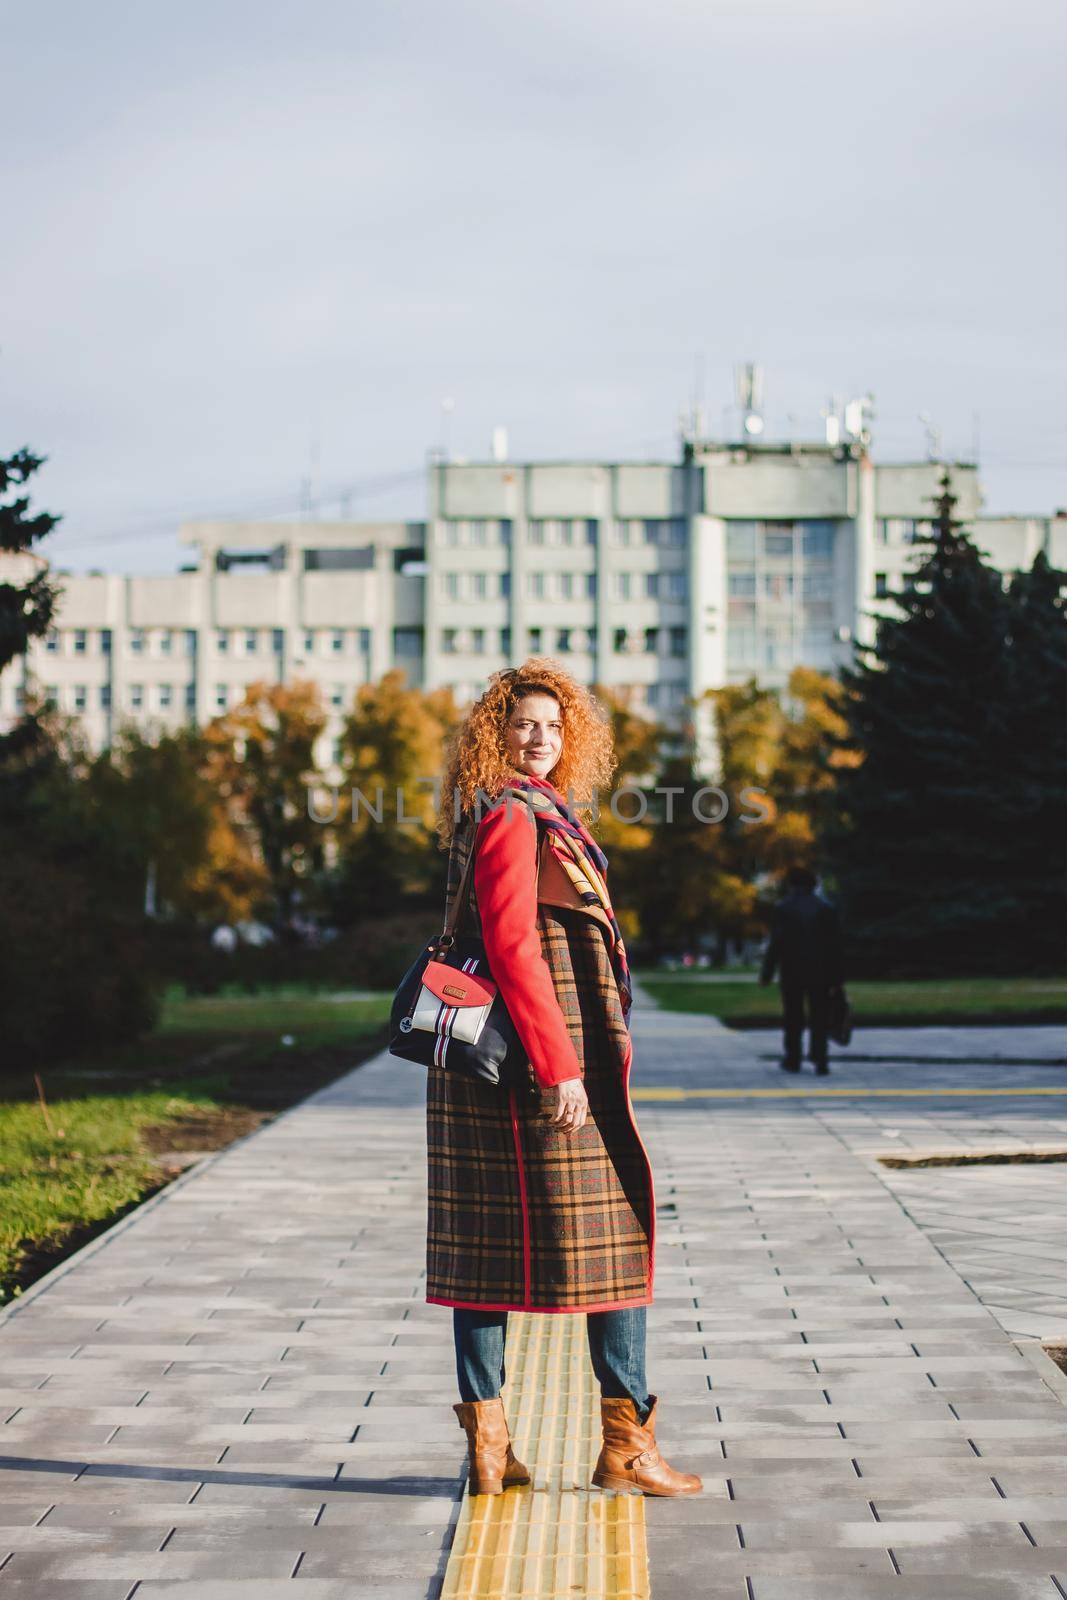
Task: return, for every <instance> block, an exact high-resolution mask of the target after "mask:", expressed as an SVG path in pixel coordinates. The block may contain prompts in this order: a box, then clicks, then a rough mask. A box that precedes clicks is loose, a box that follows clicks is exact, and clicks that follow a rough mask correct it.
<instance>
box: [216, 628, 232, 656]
mask: <svg viewBox="0 0 1067 1600" xmlns="http://www.w3.org/2000/svg"><path fill="white" fill-rule="evenodd" d="M215 649H216V650H217V651H218V653H219V655H220V656H224V655H228V654H229V649H230V631H229V629H228V628H216V629H215Z"/></svg>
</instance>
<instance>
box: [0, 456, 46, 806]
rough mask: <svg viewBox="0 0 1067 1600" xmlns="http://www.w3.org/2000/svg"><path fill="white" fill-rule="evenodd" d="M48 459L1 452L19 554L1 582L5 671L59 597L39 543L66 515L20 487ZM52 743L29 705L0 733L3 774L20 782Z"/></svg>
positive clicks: (0, 510) (0, 517) (0, 501)
mask: <svg viewBox="0 0 1067 1600" xmlns="http://www.w3.org/2000/svg"><path fill="white" fill-rule="evenodd" d="M45 459H46V458H45V457H44V456H35V455H34V454H33V453H32V451H30V450H27V449H23V450H17V451H16V452H15V454H14V455H12V456H7V457H6V458H5V457H0V555H6V556H9V557H13V558H14V559H13V560H9V561H7V562H5V563H4V565H5V570H6V571H7V572H8V573H9V574H10V577H9V578H8V579H6V580H5V581H4V582H0V673H2V672H3V671H4V669H5V667H7V666H9V665H10V663H11V662H12V661H14V660H16V659H17V658H18V657H19V656H22V655H25V653H26V649H27V646H28V645H29V642H30V640H31V639H39V638H41V637H43V635H44V634H45V633H47V632H48V629H49V627H50V626H51V624H52V618H53V616H54V615H55V609H56V604H57V601H58V598H59V589H58V587H57V586H56V584H55V583H54V582H53V581H52V579H51V578H50V577H49V575H48V564H47V562H46V561H45V559H44V557H43V556H41V555H39V554H38V553H37V552H36V551H35V550H34V548H33V547H34V545H36V544H38V543H39V542H40V541H41V540H42V539H44V538H46V537H47V535H48V534H50V533H51V531H52V529H53V528H54V527H55V526H56V524H57V523H58V522H59V521H60V518H59V517H57V516H53V515H52V514H51V513H50V512H47V511H38V512H34V513H31V511H30V496H29V495H28V494H21V493H18V492H17V491H18V490H21V489H23V488H25V486H26V484H27V483H28V482H29V480H30V479H31V478H32V477H33V475H34V473H35V472H37V471H38V469H39V468H40V467H42V466H43V465H44V462H45ZM13 489H14V490H15V491H16V493H15V494H14V496H12V495H11V491H12V490H13ZM46 745H47V739H46V738H45V736H44V734H43V731H42V728H41V723H40V717H39V714H38V713H37V712H36V711H34V710H27V711H26V712H25V713H24V715H23V716H22V717H21V718H20V719H19V721H18V722H17V723H16V724H15V726H14V727H13V728H12V729H10V730H9V732H8V733H6V734H5V735H3V736H0V768H5V770H3V772H2V774H0V776H2V778H3V780H4V781H5V782H9V783H14V784H16V785H17V784H19V783H20V782H21V781H22V779H23V778H24V776H25V770H26V763H27V761H30V762H32V759H33V755H34V752H35V751H39V750H42V749H43V748H44V747H45V746H46ZM8 762H10V763H11V765H10V767H9V768H8V767H7V766H6V764H7V763H8Z"/></svg>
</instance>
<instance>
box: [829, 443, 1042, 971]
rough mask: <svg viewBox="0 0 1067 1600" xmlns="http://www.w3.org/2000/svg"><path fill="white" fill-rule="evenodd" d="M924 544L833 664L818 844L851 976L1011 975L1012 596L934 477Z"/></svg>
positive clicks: (1019, 922)
mask: <svg viewBox="0 0 1067 1600" xmlns="http://www.w3.org/2000/svg"><path fill="white" fill-rule="evenodd" d="M935 504H936V518H935V525H934V531H933V533H932V535H931V536H930V538H929V539H928V540H924V541H922V542H923V543H929V544H930V546H931V548H930V550H929V552H928V554H927V555H926V556H925V557H924V559H923V561H922V563H921V565H920V566H919V568H918V570H917V572H916V573H915V574H914V576H913V578H912V579H911V581H910V582H906V583H905V587H904V589H903V592H902V593H900V594H899V595H897V596H896V597H895V598H896V600H897V603H898V605H899V608H900V611H901V613H902V615H900V616H893V617H886V618H882V619H880V620H879V622H878V627H877V635H876V639H875V643H874V645H873V647H870V648H862V647H861V648H859V649H857V651H856V655H855V660H854V664H853V666H852V667H851V668H848V669H845V670H844V671H843V673H842V679H843V684H844V689H845V694H844V696H843V702H842V710H843V712H844V715H845V719H846V723H847V725H848V726H847V732H846V734H845V735H844V738H843V739H842V740H841V741H840V743H841V747H842V748H844V747H846V746H853V747H855V748H857V749H859V750H861V751H862V752H863V758H862V760H861V761H860V762H859V764H858V765H856V766H853V767H847V766H846V767H844V768H843V769H842V771H841V776H840V782H839V787H838V799H839V811H838V815H837V817H836V819H835V822H834V824H833V825H832V827H831V828H830V830H829V832H828V837H827V841H826V843H827V847H828V851H829V853H830V857H831V861H832V863H833V865H834V867H835V869H836V877H837V882H838V887H839V890H840V893H841V900H842V907H843V911H844V915H845V920H846V925H847V926H848V929H849V952H848V954H849V969H850V971H851V972H853V973H855V974H857V975H859V974H868V975H871V976H874V975H882V976H889V975H897V976H928V975H930V974H933V973H942V974H948V973H956V974H969V973H979V972H990V973H992V972H1008V971H1011V970H1012V968H1013V965H1015V966H1018V956H1017V953H1016V952H1017V946H1016V939H1017V936H1018V934H1019V931H1020V928H1021V927H1022V926H1023V925H1024V924H1025V919H1026V915H1027V906H1026V903H1025V896H1024V895H1021V894H1020V885H1019V882H1018V878H1017V872H1016V866H1017V862H1016V853H1017V851H1016V845H1017V841H1016V835H1015V819H1014V817H1013V816H1012V815H1011V806H1010V797H1009V795H1008V791H1007V788H1006V785H1005V770H1006V768H1007V767H1008V766H1009V764H1010V761H1011V758H1012V754H1013V750H1014V745H1015V738H1014V734H1015V730H1014V729H1013V728H1012V726H1011V701H1010V697H1009V696H1008V695H1006V693H1005V673H1006V669H1007V664H1008V644H1007V641H1008V638H1009V634H1010V610H1011V606H1010V601H1009V597H1008V596H1007V595H1006V594H1005V591H1004V585H1003V582H1002V579H1001V576H1000V574H999V573H998V572H996V571H995V570H994V569H993V568H991V567H989V566H987V565H986V564H985V562H984V561H983V560H982V557H981V555H980V553H979V551H978V550H977V548H976V547H975V545H974V543H973V542H972V540H971V539H970V538H969V537H968V536H967V534H966V533H965V532H964V531H963V527H962V524H961V523H960V522H958V521H957V520H956V519H955V518H954V516H953V508H954V507H955V504H956V496H955V495H953V493H952V492H951V487H950V482H949V477H948V474H947V472H946V473H945V474H944V475H943V477H942V480H941V493H940V495H939V496H938V497H937V499H936V502H935Z"/></svg>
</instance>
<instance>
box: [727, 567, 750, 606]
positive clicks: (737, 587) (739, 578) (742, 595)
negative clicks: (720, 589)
mask: <svg viewBox="0 0 1067 1600" xmlns="http://www.w3.org/2000/svg"><path fill="white" fill-rule="evenodd" d="M726 592H727V594H728V595H729V596H730V598H731V599H746V600H749V599H751V600H754V599H755V597H756V574H755V573H754V572H731V573H730V574H729V576H728V578H727V580H726Z"/></svg>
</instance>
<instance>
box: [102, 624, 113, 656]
mask: <svg viewBox="0 0 1067 1600" xmlns="http://www.w3.org/2000/svg"><path fill="white" fill-rule="evenodd" d="M100 654H101V655H102V656H109V655H110V654H111V629H110V628H101V629H100Z"/></svg>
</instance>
